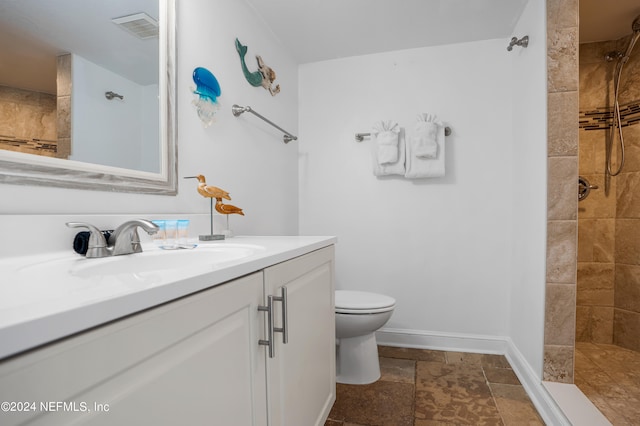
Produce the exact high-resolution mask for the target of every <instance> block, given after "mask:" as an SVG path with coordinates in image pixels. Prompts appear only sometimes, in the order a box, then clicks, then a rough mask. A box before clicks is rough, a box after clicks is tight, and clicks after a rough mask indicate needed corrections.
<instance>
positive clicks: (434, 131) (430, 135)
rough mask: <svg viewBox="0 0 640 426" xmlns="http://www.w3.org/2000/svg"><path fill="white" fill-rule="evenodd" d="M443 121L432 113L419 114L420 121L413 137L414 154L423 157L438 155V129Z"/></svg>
mask: <svg viewBox="0 0 640 426" xmlns="http://www.w3.org/2000/svg"><path fill="white" fill-rule="evenodd" d="M442 126H443V123H442V122H441V121H440V120H438V119H437V117H436V116H435V115H432V114H419V115H418V122H417V123H416V126H415V128H414V131H413V136H412V137H411V143H412V145H413V154H414V155H416V156H417V157H422V158H436V157H437V155H438V130H439V128H440V127H442Z"/></svg>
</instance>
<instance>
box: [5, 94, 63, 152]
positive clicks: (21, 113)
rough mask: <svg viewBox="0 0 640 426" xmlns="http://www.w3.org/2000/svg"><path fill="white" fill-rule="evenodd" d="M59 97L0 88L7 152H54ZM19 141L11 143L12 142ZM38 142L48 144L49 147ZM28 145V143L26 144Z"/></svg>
mask: <svg viewBox="0 0 640 426" xmlns="http://www.w3.org/2000/svg"><path fill="white" fill-rule="evenodd" d="M56 120H57V117H56V96H55V95H51V94H48V93H40V92H33V91H29V90H22V89H17V88H13V87H7V86H0V146H1V147H2V148H3V149H10V150H13V151H22V152H29V153H39V152H41V151H44V152H47V151H50V152H53V151H55V146H54V147H53V149H49V148H48V145H50V144H53V145H55V140H56V138H57V135H56ZM14 138H15V139H17V140H19V141H18V142H15V143H11V142H10V141H11V140H12V139H14ZM34 139H36V140H44V141H47V142H45V145H47V146H46V147H44V149H43V144H42V143H39V142H37V141H34ZM23 141H24V142H23Z"/></svg>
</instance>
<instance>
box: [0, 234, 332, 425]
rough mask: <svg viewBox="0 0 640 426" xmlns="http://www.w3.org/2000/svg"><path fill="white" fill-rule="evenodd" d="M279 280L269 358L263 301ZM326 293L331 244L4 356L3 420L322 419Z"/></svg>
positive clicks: (326, 395) (328, 335)
mask: <svg viewBox="0 0 640 426" xmlns="http://www.w3.org/2000/svg"><path fill="white" fill-rule="evenodd" d="M282 286H285V287H286V288H287V308H288V311H287V313H288V318H287V320H288V321H287V322H288V324H287V325H288V334H289V341H288V343H287V344H282V333H275V336H274V343H275V346H274V351H275V353H274V357H273V358H269V356H268V348H267V346H264V345H259V344H258V341H260V340H264V339H265V336H266V334H265V333H266V330H265V328H266V327H265V324H266V318H267V313H266V312H264V311H261V310H259V306H261V305H263V304H264V303H265V299H266V296H267V295H269V294H275V293H276V292H277V291H280V288H281V287H282ZM333 294H334V283H333V246H329V247H326V248H323V249H320V250H316V251H314V252H311V253H308V254H305V255H302V256H300V257H296V258H294V259H291V260H288V261H285V262H283V263H280V264H277V265H275V266H271V267H268V268H266V269H264V270H263V271H259V272H256V273H253V274H250V275H247V276H244V277H241V278H237V279H234V280H232V281H230V282H227V283H224V284H221V285H217V286H215V287H212V288H210V289H206V290H203V291H200V292H198V293H195V294H192V295H189V296H186V297H183V298H181V299H178V300H174V301H171V302H169V303H166V304H164V305H161V306H158V307H154V308H151V309H149V310H147V311H144V312H141V313H136V314H134V315H131V316H129V317H126V318H124V319H120V320H117V321H114V322H112V323H110V324H106V325H103V326H100V327H97V328H95V329H93V330H89V331H85V332H83V333H81V334H78V335H76V336H73V337H70V338H66V339H64V340H62V341H59V342H55V343H52V344H49V345H47V346H44V347H42V348H40V349H35V350H32V351H30V352H27V353H26V354H23V355H18V356H15V357H13V358H9V359H7V360H4V361H1V362H0V402H3V401H7V402H9V403H10V404H13V405H11V406H6V405H3V407H2V411H0V424H2V425H13V424H23V423H29V424H34V425H40V424H41V425H67V424H72V423H73V424H90V425H126V424H153V425H181V424H182V425H205V424H206V425H224V426H233V425H238V426H245V425H255V426H263V425H264V426H266V425H271V426H279V425H296V426H299V425H314V424H317V425H322V424H324V421H325V419H326V417H327V416H328V414H329V410H330V409H331V405H332V404H333V401H334V400H335V352H334V350H335V349H334V348H335V339H334V329H335V328H334V327H335V326H334V317H333ZM274 306H275V307H276V308H275V309H274V314H275V316H276V318H275V320H276V322H278V324H276V328H280V325H281V324H279V321H280V319H281V318H282V310H281V303H279V302H276V303H274ZM7 408H8V410H7Z"/></svg>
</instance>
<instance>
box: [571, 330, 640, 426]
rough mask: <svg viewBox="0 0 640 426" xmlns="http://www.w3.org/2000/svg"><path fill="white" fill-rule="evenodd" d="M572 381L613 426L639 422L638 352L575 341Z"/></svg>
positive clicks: (637, 423) (639, 353)
mask: <svg viewBox="0 0 640 426" xmlns="http://www.w3.org/2000/svg"><path fill="white" fill-rule="evenodd" d="M575 384H576V386H578V388H579V389H580V390H581V391H582V392H583V393H584V394H585V395H586V396H587V397H588V398H589V399H590V400H591V402H593V404H594V405H595V406H596V407H598V409H599V410H600V411H601V412H602V414H604V415H605V416H606V417H607V419H609V421H610V422H611V423H612V424H614V425H615V426H618V425H621V426H622V425H624V426H627V425H640V352H635V351H631V350H629V349H624V348H621V347H619V346H614V345H604V344H600V343H582V342H578V343H576V367H575Z"/></svg>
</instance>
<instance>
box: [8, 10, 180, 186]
mask: <svg viewBox="0 0 640 426" xmlns="http://www.w3.org/2000/svg"><path fill="white" fill-rule="evenodd" d="M101 9H105V12H104V14H105V17H104V19H103V21H104V23H100V24H98V23H96V21H94V20H95V19H97V18H96V16H93V15H95V13H96V11H98V10H101ZM31 11H33V12H34V14H30V13H31ZM12 14H13V15H12ZM90 14H91V16H89V15H90ZM119 18H125V19H122V20H120V21H123V22H119ZM154 27H155V29H154ZM102 28H104V31H105V32H103V31H102ZM140 29H142V30H143V31H149V32H150V33H144V34H142V33H141V31H139V30H140ZM7 31H13V33H7ZM136 31H137V33H138V34H137V36H136V35H135V34H131V32H136ZM154 33H155V34H154ZM66 36H68V38H67V37H66ZM136 37H137V38H136ZM113 41H116V42H115V43H113ZM22 43H23V44H22ZM8 44H13V45H16V46H18V45H19V46H20V48H19V49H18V50H17V52H18V53H17V56H16V54H15V53H14V56H11V54H10V53H7V52H6V51H3V48H6V47H7V45H8ZM34 46H35V47H38V46H41V47H42V46H44V48H45V49H49V51H52V52H54V53H53V61H54V66H53V68H54V77H55V79H54V80H57V84H56V81H54V82H53V89H52V90H48V89H47V88H46V87H45V88H44V89H38V88H34V89H28V90H29V91H24V90H23V89H25V87H24V86H25V85H26V84H27V83H24V84H23V83H17V84H15V85H13V86H12V85H11V84H7V83H6V81H7V79H4V80H3V73H4V72H6V71H7V70H8V69H11V68H17V65H18V64H19V63H20V61H21V60H22V59H21V58H24V60H25V61H26V60H28V59H31V56H34V55H32V50H31V49H32V48H34ZM136 46H137V50H136ZM65 56H66V57H67V58H68V60H67V61H66V62H65V61H64V60H63V61H62V62H63V63H66V64H67V65H66V66H67V67H68V71H69V72H67V73H66V74H65V73H61V71H60V69H61V65H60V64H61V58H63V57H65ZM7 58H11V60H7ZM175 58H176V55H175V0H111V1H108V2H105V1H104V0H22V1H20V2H16V1H15V0H0V87H2V86H4V87H9V95H7V94H6V93H5V94H4V95H5V96H4V100H6V99H7V98H9V100H10V101H11V100H12V98H11V96H13V95H14V94H15V93H26V95H25V96H23V97H24V98H26V99H29V101H31V100H32V98H33V95H32V93H35V92H47V91H49V92H52V91H53V92H54V93H53V94H51V95H50V96H51V97H52V99H53V100H52V101H51V102H50V103H52V104H53V107H52V110H53V112H50V113H49V116H48V121H50V122H52V123H53V125H54V128H56V130H55V132H57V133H54V138H55V137H56V136H58V138H57V140H56V141H54V142H56V143H58V141H62V140H63V139H64V138H60V137H59V136H60V133H59V132H60V131H61V130H60V129H63V130H64V129H66V130H67V131H68V136H69V139H68V141H67V142H66V143H67V145H68V148H67V153H63V154H62V155H59V154H54V155H36V154H35V153H28V151H29V150H28V149H24V150H23V149H22V147H20V146H19V148H18V149H12V147H11V146H10V145H11V142H12V138H14V139H16V140H18V139H19V138H17V137H16V136H15V135H12V134H8V135H7V134H3V133H9V132H8V131H7V130H6V129H7V126H5V127H4V129H5V130H4V131H3V132H0V139H3V140H4V142H5V144H6V145H8V146H9V148H8V149H0V183H10V184H25V185H47V186H58V187H66V188H77V189H90V190H101V191H117V192H135V193H153V194H166V195H175V194H176V193H177V161H176V160H177V158H176V156H177V144H176V123H175V120H176V112H175V101H176V96H175V75H176V70H175V66H176V64H175ZM69 63H70V64H69ZM62 68H63V69H64V67H62ZM43 69H44V68H43V67H40V68H36V69H35V70H33V71H28V70H25V71H21V72H20V76H19V77H27V74H29V73H31V74H34V79H37V77H38V76H39V74H45V73H44V72H43V71H42V70H43ZM14 74H15V73H14ZM65 76H66V77H65ZM65 78H66V79H68V81H70V82H71V84H67V87H70V89H69V92H70V99H71V100H70V102H69V101H67V104H64V102H63V103H62V108H61V97H62V95H61V93H60V87H64V86H65V84H64V80H65ZM9 80H10V78H9ZM49 80H50V78H49ZM61 80H62V82H61ZM61 83H62V84H61ZM35 84H38V83H35ZM43 84H44V85H45V86H46V84H48V83H46V82H45V83H43ZM21 86H22V87H21ZM14 88H15V91H14V92H11V91H12V90H14ZM109 92H112V93H111V95H109ZM13 100H15V96H14V98H13ZM2 101H3V96H2V93H0V113H3V114H4V119H5V120H6V119H8V120H11V119H12V116H11V112H12V110H11V108H10V107H7V106H6V104H5V105H4V108H3V104H2ZM56 102H57V107H56ZM69 104H70V107H66V105H69ZM127 108H128V109H127ZM3 109H4V112H3V111H2V110H3ZM61 110H62V111H61ZM7 111H9V113H7ZM123 111H125V112H123ZM126 111H129V112H126ZM131 111H135V114H132V113H131ZM112 114H115V117H116V118H114V116H112ZM118 114H119V115H118ZM32 115H33V114H32ZM131 116H134V117H135V118H133V119H131ZM42 117H43V115H42V114H35V118H36V121H38V120H37V119H39V121H40V122H44V121H47V120H46V119H43V118H42ZM14 118H15V117H14ZM1 119H3V115H2V114H0V120H1ZM18 121H20V120H15V119H14V122H15V123H14V124H15V125H14V127H16V128H18V129H17V130H16V133H20V131H21V130H23V129H22V128H20V126H19V125H18V124H16V123H18ZM125 121H127V122H126V123H125ZM40 124H42V123H40ZM11 125H12V124H11V123H9V129H10V130H11ZM65 126H66V127H65ZM23 127H24V126H23ZM141 135H142V136H141ZM141 140H144V141H146V142H140V141H141ZM44 141H45V142H46V138H45V139H44ZM25 142H26V143H28V144H29V148H30V147H32V146H33V145H36V146H37V147H36V148H37V149H40V147H42V146H44V147H45V148H46V147H47V143H43V142H42V140H40V139H38V138H33V139H29V138H22V139H21V140H19V141H16V143H15V145H16V146H18V145H19V144H20V143H23V144H24V143H25ZM21 151H22V152H21ZM56 155H57V156H58V157H61V158H56Z"/></svg>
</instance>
